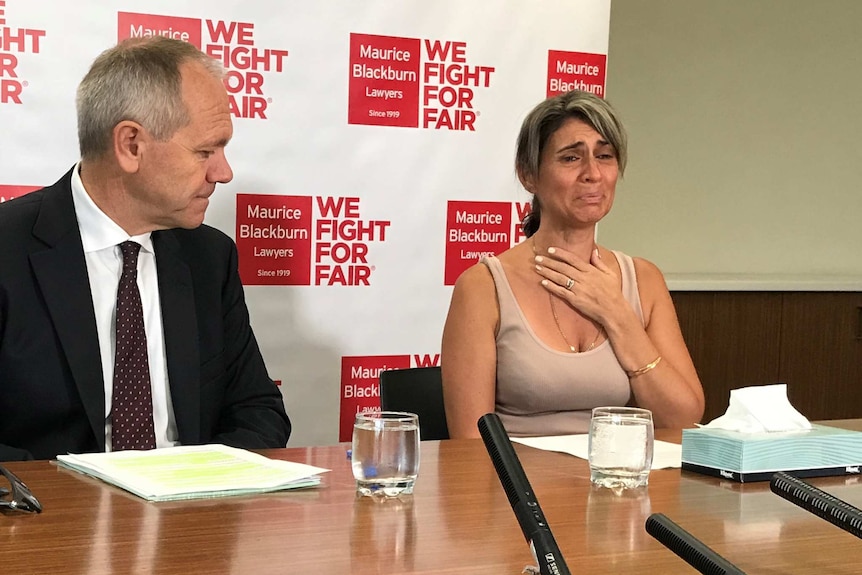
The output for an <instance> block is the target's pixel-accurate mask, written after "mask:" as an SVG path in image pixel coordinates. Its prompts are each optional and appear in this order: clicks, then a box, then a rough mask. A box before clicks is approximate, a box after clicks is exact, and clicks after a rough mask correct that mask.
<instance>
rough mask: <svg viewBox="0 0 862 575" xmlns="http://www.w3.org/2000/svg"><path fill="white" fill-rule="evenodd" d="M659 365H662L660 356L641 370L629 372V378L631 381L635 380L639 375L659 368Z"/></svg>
mask: <svg viewBox="0 0 862 575" xmlns="http://www.w3.org/2000/svg"><path fill="white" fill-rule="evenodd" d="M659 363H661V356H658V357H657V358H655V359H654V360H653V361H651V362H649V363H648V364H646V365H645V366H643V367H642V368H640V369H636V370H634V371H627V372H626V375H627V376H629V379H632V378H635V377H637V376H639V375H643V374H645V373H646V372H648V371H650V370H651V369H654V368H655V366H657V365H658V364H659Z"/></svg>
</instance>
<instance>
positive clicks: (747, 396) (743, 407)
mask: <svg viewBox="0 0 862 575" xmlns="http://www.w3.org/2000/svg"><path fill="white" fill-rule="evenodd" d="M701 427H704V428H706V429H728V430H730V431H738V432H740V433H762V432H769V431H797V430H803V429H811V422H809V421H808V420H807V419H806V418H805V416H803V415H802V414H801V413H799V412H798V411H796V408H794V407H793V406H792V405H790V401H789V400H788V399H787V385H786V384H783V383H779V384H775V385H758V386H754V387H742V388H740V389H732V390H730V403H729V405H728V406H727V411H726V412H725V414H724V415H722V416H721V417H716V418H715V419H713V420H712V421H710V422H709V423H707V424H706V425H703V426H701Z"/></svg>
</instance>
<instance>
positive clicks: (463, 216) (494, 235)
mask: <svg viewBox="0 0 862 575" xmlns="http://www.w3.org/2000/svg"><path fill="white" fill-rule="evenodd" d="M511 232H512V204H511V202H463V201H450V202H449V205H448V209H447V216H446V271H445V273H444V281H443V283H444V285H454V284H455V280H457V279H458V276H460V275H461V274H462V273H464V270H466V269H467V268H468V267H470V266H472V265H473V264H475V263H476V262H478V261H479V260H480V259H481V258H482V257H484V256H492V255H497V254H499V253H500V252H502V251H505V250H507V249H509V248H510V247H511V245H512V242H511V237H512V236H511Z"/></svg>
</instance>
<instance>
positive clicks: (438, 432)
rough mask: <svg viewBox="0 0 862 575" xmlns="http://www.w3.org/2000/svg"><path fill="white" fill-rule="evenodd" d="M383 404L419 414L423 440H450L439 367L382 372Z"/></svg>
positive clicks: (386, 407)
mask: <svg viewBox="0 0 862 575" xmlns="http://www.w3.org/2000/svg"><path fill="white" fill-rule="evenodd" d="M380 407H381V408H382V409H383V410H385V411H409V412H411V413H415V414H416V415H418V416H419V436H420V437H421V439H422V440H423V441H424V440H430V439H449V428H448V427H447V426H446V410H445V408H444V407H443V380H442V378H441V376H440V368H439V367H414V368H411V369H391V370H386V371H381V372H380Z"/></svg>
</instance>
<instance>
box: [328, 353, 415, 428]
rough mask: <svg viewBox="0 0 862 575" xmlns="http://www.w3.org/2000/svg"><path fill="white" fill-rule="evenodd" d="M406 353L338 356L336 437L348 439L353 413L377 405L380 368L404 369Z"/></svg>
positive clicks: (408, 361)
mask: <svg viewBox="0 0 862 575" xmlns="http://www.w3.org/2000/svg"><path fill="white" fill-rule="evenodd" d="M409 367H410V356H409V355H367V356H354V357H342V358H341V420H340V424H339V429H338V441H350V440H351V437H352V436H353V421H354V420H355V419H356V414H357V413H361V412H363V411H375V410H378V409H380V372H381V371H385V370H388V369H407V368H409Z"/></svg>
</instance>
